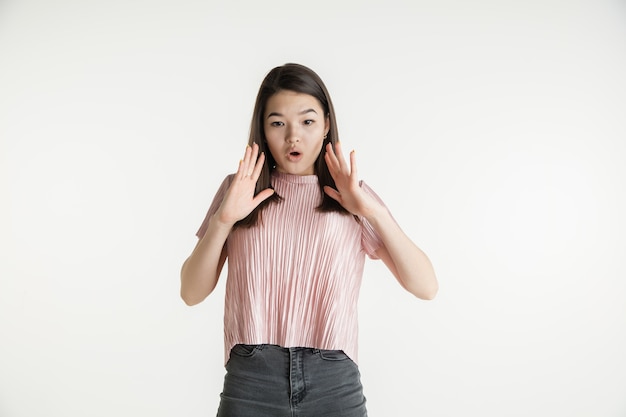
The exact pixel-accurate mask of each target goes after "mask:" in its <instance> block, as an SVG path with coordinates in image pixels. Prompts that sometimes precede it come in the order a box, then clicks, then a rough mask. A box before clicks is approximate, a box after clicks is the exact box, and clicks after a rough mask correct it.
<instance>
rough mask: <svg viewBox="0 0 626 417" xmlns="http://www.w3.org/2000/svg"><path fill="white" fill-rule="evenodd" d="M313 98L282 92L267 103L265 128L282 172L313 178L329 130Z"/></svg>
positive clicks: (269, 145)
mask: <svg viewBox="0 0 626 417" xmlns="http://www.w3.org/2000/svg"><path fill="white" fill-rule="evenodd" d="M329 126H330V125H329V122H328V117H326V115H325V114H324V109H323V108H322V106H321V104H320V103H319V101H317V99H316V98H315V97H313V96H310V95H308V94H303V93H296V92H294V91H289V90H282V91H279V92H278V93H276V94H274V95H273V96H271V97H270V98H269V99H268V100H267V104H266V108H265V114H264V121H263V127H264V130H265V138H266V139H267V145H268V147H269V149H270V152H271V153H272V156H273V157H274V160H275V161H276V169H277V170H278V172H283V173H287V174H295V175H312V174H314V173H315V170H314V164H315V161H316V160H317V157H318V156H319V154H320V152H321V151H322V146H323V144H324V136H325V135H326V134H327V133H328V129H329Z"/></svg>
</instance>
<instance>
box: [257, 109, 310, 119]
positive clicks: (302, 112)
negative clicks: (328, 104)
mask: <svg viewBox="0 0 626 417" xmlns="http://www.w3.org/2000/svg"><path fill="white" fill-rule="evenodd" d="M307 113H315V114H317V112H316V111H315V110H314V109H306V110H302V111H301V112H300V113H298V114H299V115H303V114H307ZM272 116H278V117H283V115H282V114H280V113H278V112H271V113H270V114H268V115H267V118H268V119H269V118H270V117H272Z"/></svg>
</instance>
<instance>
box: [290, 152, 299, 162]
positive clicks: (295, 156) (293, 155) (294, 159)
mask: <svg viewBox="0 0 626 417" xmlns="http://www.w3.org/2000/svg"><path fill="white" fill-rule="evenodd" d="M287 159H288V160H289V161H291V162H298V161H300V159H302V153H301V152H298V151H291V152H289V153H288V154H287Z"/></svg>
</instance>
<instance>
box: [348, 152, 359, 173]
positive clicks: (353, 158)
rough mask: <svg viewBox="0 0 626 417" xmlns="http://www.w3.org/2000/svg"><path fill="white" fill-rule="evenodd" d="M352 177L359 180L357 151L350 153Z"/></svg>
mask: <svg viewBox="0 0 626 417" xmlns="http://www.w3.org/2000/svg"><path fill="white" fill-rule="evenodd" d="M350 176H351V177H352V178H358V176H357V170H356V151H354V150H352V151H351V152H350Z"/></svg>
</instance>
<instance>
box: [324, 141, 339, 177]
mask: <svg viewBox="0 0 626 417" xmlns="http://www.w3.org/2000/svg"><path fill="white" fill-rule="evenodd" d="M324 158H325V159H326V165H327V166H328V170H329V171H330V172H331V175H332V174H333V173H336V172H337V170H338V169H339V161H338V160H337V156H336V155H335V150H334V149H333V145H331V144H330V143H329V144H328V145H326V154H325V155H324Z"/></svg>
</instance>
